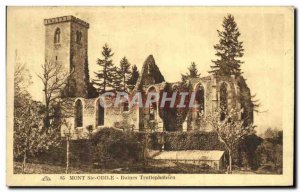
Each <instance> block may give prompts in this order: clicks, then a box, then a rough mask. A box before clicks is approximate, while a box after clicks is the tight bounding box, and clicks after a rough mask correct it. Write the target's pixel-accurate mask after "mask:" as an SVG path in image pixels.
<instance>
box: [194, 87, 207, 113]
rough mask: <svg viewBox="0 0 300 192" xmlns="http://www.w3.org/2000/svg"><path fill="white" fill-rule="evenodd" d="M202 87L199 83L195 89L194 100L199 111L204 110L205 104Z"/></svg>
mask: <svg viewBox="0 0 300 192" xmlns="http://www.w3.org/2000/svg"><path fill="white" fill-rule="evenodd" d="M204 99H205V98H204V87H203V85H202V84H201V83H200V84H199V85H198V86H197V91H196V98H195V100H196V102H197V105H199V108H198V109H199V112H200V113H201V112H204V110H205V105H204V101H205V100H204Z"/></svg>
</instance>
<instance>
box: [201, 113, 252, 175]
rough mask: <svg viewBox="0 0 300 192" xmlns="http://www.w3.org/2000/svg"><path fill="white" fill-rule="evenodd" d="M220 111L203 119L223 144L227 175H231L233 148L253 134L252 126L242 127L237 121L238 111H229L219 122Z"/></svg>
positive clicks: (239, 121)
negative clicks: (226, 153) (226, 158)
mask: <svg viewBox="0 0 300 192" xmlns="http://www.w3.org/2000/svg"><path fill="white" fill-rule="evenodd" d="M221 113H223V111H222V110H219V109H218V110H216V111H215V112H212V113H210V114H207V115H205V116H204V117H203V119H204V122H205V123H208V124H209V125H211V126H212V128H213V130H214V131H215V132H216V133H217V134H218V136H219V139H220V140H221V142H223V143H224V145H225V147H226V150H227V152H228V155H229V173H232V156H233V153H234V152H235V150H234V149H235V148H236V147H237V145H238V144H239V142H240V141H241V139H243V138H244V137H245V136H248V135H251V134H253V133H254V126H252V125H248V126H246V127H245V126H244V125H243V120H239V119H238V114H240V111H237V110H231V111H230V112H229V113H227V114H226V116H225V119H224V120H221Z"/></svg>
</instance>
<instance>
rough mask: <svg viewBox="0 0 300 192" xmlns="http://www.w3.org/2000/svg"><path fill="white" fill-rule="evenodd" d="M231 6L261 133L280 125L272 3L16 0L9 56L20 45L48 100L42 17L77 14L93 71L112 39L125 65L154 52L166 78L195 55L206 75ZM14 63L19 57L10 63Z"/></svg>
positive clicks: (279, 63)
mask: <svg viewBox="0 0 300 192" xmlns="http://www.w3.org/2000/svg"><path fill="white" fill-rule="evenodd" d="M228 13H230V14H233V16H234V17H235V21H236V23H237V26H238V28H239V31H240V33H241V36H240V38H239V40H240V41H243V45H244V49H245V52H244V57H243V58H242V60H243V61H244V62H245V63H244V64H243V65H242V67H241V68H242V71H243V72H244V74H243V75H244V77H245V78H246V79H247V81H246V82H247V84H248V86H249V87H250V89H251V93H252V95H256V99H258V100H259V101H260V103H261V106H260V108H259V110H260V111H261V113H255V116H254V123H255V124H256V125H257V126H258V127H257V132H258V133H259V134H260V133H262V132H263V131H264V130H266V129H267V128H268V127H272V128H275V127H276V128H277V129H282V108H283V94H282V91H283V72H282V71H283V67H284V54H285V50H284V38H285V34H287V33H286V31H284V29H285V28H284V24H285V22H284V21H285V20H284V15H283V14H281V13H280V12H276V11H270V10H268V9H267V8H252V9H249V8H238V7H236V8H231V9H229V8H221V7H219V8H197V7H185V8H179V7H173V8H164V7H151V8H150V7H148V8H145V7H144V8H143V7H136V8H134V7H115V8H97V7H48V8H47V7H35V8H33V7H31V8H29V7H27V8H24V7H23V8H21V7H19V8H18V7H15V8H13V7H11V8H8V20H7V34H8V36H7V39H8V41H7V50H8V51H7V57H9V58H13V57H14V56H15V50H17V53H18V57H19V59H20V60H21V61H22V62H24V63H26V65H27V67H28V68H29V70H30V73H31V75H32V78H33V82H34V83H33V84H32V85H31V86H30V87H29V91H30V92H31V94H32V96H33V98H34V99H36V100H42V84H41V82H40V80H39V79H38V78H37V75H36V74H39V73H41V64H42V63H43V62H44V59H45V58H44V57H45V55H44V54H45V51H44V50H45V27H44V25H43V19H45V18H52V17H58V16H65V15H73V16H75V17H78V18H80V19H82V20H84V21H86V22H88V23H89V24H90V29H89V31H88V59H89V70H90V76H91V77H93V71H95V70H97V65H96V60H97V58H98V57H100V54H101V51H102V46H103V45H104V44H105V43H107V44H108V45H109V46H110V47H111V48H112V50H113V52H114V57H113V61H114V63H115V64H117V65H118V64H119V62H120V60H121V58H122V57H123V56H126V57H127V58H128V60H129V62H130V63H131V64H135V65H137V67H138V68H139V70H140V69H141V66H142V64H143V62H144V61H145V59H146V58H147V56H148V55H150V54H152V55H153V56H154V59H155V61H156V64H157V65H158V67H159V68H160V70H161V73H162V74H163V75H164V77H165V79H166V81H168V82H175V81H179V80H180V78H181V75H180V74H181V73H185V72H187V67H188V66H189V65H190V63H191V62H192V61H194V62H195V63H196V64H197V66H198V70H199V72H200V73H201V76H202V77H203V76H206V75H208V72H207V71H209V70H210V66H211V65H212V62H211V60H214V59H216V57H215V50H214V48H213V45H215V44H216V43H218V34H217V29H219V30H221V29H222V21H223V18H224V16H226V15H227V14H228ZM7 65H14V63H7Z"/></svg>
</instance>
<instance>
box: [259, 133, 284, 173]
mask: <svg viewBox="0 0 300 192" xmlns="http://www.w3.org/2000/svg"><path fill="white" fill-rule="evenodd" d="M282 133H283V132H282V131H278V130H276V129H271V128H268V129H267V130H266V131H265V134H264V137H265V138H264V141H263V142H262V143H261V144H260V145H259V146H258V148H257V150H256V155H257V156H258V158H259V161H260V164H262V165H266V164H272V165H274V170H275V171H276V172H278V173H282V164H283V146H282V139H283V138H282Z"/></svg>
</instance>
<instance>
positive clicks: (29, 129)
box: [14, 100, 59, 173]
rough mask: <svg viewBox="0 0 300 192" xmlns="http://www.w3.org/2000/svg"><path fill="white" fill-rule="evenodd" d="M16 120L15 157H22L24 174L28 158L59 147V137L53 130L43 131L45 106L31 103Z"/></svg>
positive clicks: (34, 102)
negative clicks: (53, 147) (51, 147)
mask: <svg viewBox="0 0 300 192" xmlns="http://www.w3.org/2000/svg"><path fill="white" fill-rule="evenodd" d="M23 109H24V110H23V112H22V113H19V114H18V115H17V116H15V118H14V157H15V158H17V157H22V172H23V173H25V167H26V162H27V159H28V157H34V156H35V155H36V154H38V153H39V152H43V151H45V150H48V149H49V147H50V146H58V144H59V142H58V141H59V135H58V134H57V133H56V132H55V131H54V130H53V129H48V130H47V131H43V130H42V126H43V125H42V124H43V123H42V122H43V121H42V120H43V119H42V117H43V105H42V103H40V102H36V101H32V100H31V101H30V102H28V103H27V104H26V105H25V106H24V108H23Z"/></svg>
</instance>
